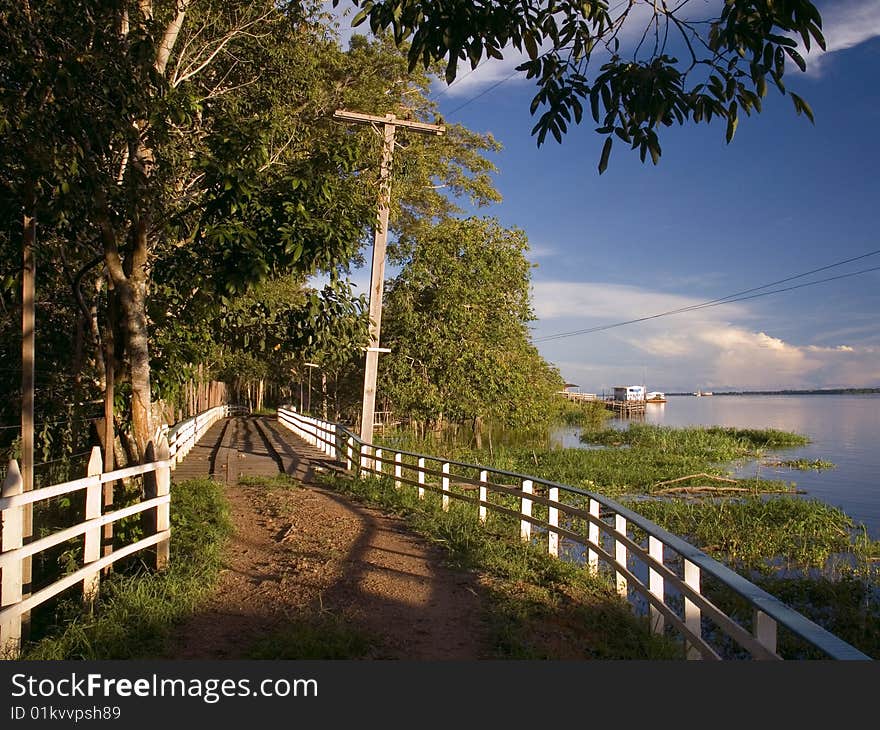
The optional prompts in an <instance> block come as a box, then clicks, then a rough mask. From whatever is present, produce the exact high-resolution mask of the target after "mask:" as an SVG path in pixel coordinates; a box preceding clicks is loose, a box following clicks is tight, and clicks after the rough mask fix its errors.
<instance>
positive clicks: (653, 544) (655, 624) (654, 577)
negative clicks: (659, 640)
mask: <svg viewBox="0 0 880 730" xmlns="http://www.w3.org/2000/svg"><path fill="white" fill-rule="evenodd" d="M648 555H650V556H651V557H652V558H654V560H656V561H657V562H658V563H660V564H661V565H662V564H663V543H662V542H661V541H660V540H658V539H657V538H656V537H654V536H653V535H649V536H648ZM648 590H650V591H651V595H653V596H656V597H657V598H658V599H659V600H660V603H663V602H664V601H665V599H666V588H665V581H664V580H663V576H662V575H661V574H660V573H659V572H657V571H656V570H655V569H654V568H650V570H649V577H648ZM665 626H666V619H665V618H664V617H663V614H662V613H660V609H658V608H655V607H654V606H651V630H652V631H653V632H654V633H655V634H662V633H663V629H664V628H665Z"/></svg>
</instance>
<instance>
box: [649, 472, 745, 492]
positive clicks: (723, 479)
mask: <svg viewBox="0 0 880 730" xmlns="http://www.w3.org/2000/svg"><path fill="white" fill-rule="evenodd" d="M697 477H705V478H706V479H714V480H715V481H718V482H729V483H730V484H739V479H729V478H728V477H719V476H715V475H714V474H706V472H700V473H699V474H688V475H687V476H686V477H678V478H677V479H669V480H667V481H665V482H657V483H656V484H655V485H654V486H653V487H651V489H655V488H656V487H662V486H663V485H664V484H675V483H676V482H683V481H685V480H686V479H696V478H697ZM747 491H748V490H747Z"/></svg>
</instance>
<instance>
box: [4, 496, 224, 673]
mask: <svg viewBox="0 0 880 730" xmlns="http://www.w3.org/2000/svg"><path fill="white" fill-rule="evenodd" d="M230 529H231V528H230V524H229V518H228V509H227V504H226V502H225V500H224V498H223V495H222V491H221V487H220V485H219V484H217V483H216V482H214V481H211V480H209V479H196V480H191V481H187V482H182V483H180V484H176V483H175V484H172V486H171V530H172V538H171V561H170V565H169V567H168V569H167V570H164V571H162V572H152V571H150V570H148V569H147V568H146V567H145V566H144V564H143V562H142V558H136V559H134V560H132V561H131V562H129V563H128V564H125V565H118V566H117V568H116V571H117V572H115V573H112V574H111V575H110V577H109V578H106V579H104V580H103V581H102V582H101V592H100V597H99V599H98V600H97V601H96V603H95V606H94V608H93V610H91V611H87V610H84V609H83V607H82V604H81V603H80V601H79V600H78V599H68V600H66V601H63V602H62V603H60V604H58V606H57V607H56V610H55V615H54V621H53V622H52V623H51V625H50V626H49V627H48V629H47V631H46V633H45V635H44V636H42V637H36V638H37V640H35V641H32V642H30V643H28V644H27V645H25V647H24V649H23V652H22V656H21V658H22V659H90V660H91V659H139V658H152V657H158V656H161V655H162V653H163V651H164V649H165V643H166V640H167V639H168V638H169V636H170V634H171V631H172V629H173V627H174V626H175V624H176V622H178V621H179V620H181V619H182V618H184V617H185V616H187V615H189V614H190V613H191V612H192V611H193V610H194V609H195V608H196V607H197V606H198V605H199V604H200V602H201V601H202V599H203V598H204V597H205V596H206V594H207V593H208V592H209V591H210V590H211V588H212V587H213V585H214V584H215V581H216V579H217V576H218V574H219V570H220V566H221V550H222V545H223V542H224V540H225V538H226V536H227V535H228V534H229V532H230Z"/></svg>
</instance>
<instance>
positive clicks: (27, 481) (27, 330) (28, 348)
mask: <svg viewBox="0 0 880 730" xmlns="http://www.w3.org/2000/svg"><path fill="white" fill-rule="evenodd" d="M22 223H23V226H24V239H23V244H24V245H23V258H22V268H21V479H22V491H24V492H29V491H31V490H32V489H33V488H34V352H35V346H34V345H35V340H36V329H35V325H36V321H35V320H36V318H35V316H34V306H35V303H34V289H35V281H36V275H37V263H36V258H35V256H34V245H35V244H36V241H37V219H36V218H35V217H34V216H32V215H29V214H27V213H26V214H25V215H24V218H23V220H22ZM33 515H34V512H33V505H32V504H28V505H25V506H24V509H23V510H22V522H23V525H22V533H21V535H22V539H23V540H24V544H25V545H27V544H28V543H29V542H30V541H31V539H32V537H33V534H34V516H33ZM21 569H22V586H23V593H22V595H23V596H24V597H25V598H27V597H28V596H29V595H30V592H31V558H30V556H28V557H26V558H24V559H23V560H22V562H21ZM22 632H23V634H22V635H23V636H25V637H27V636H28V634H29V633H30V612H29V611H28V612H27V613H26V614H24V615H23V616H22Z"/></svg>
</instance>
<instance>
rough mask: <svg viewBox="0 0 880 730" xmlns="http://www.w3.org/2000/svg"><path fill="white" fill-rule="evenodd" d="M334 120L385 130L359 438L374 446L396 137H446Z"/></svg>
mask: <svg viewBox="0 0 880 730" xmlns="http://www.w3.org/2000/svg"><path fill="white" fill-rule="evenodd" d="M333 118H334V119H343V120H345V121H348V122H355V123H358V124H370V125H382V127H383V129H384V134H383V144H382V162H381V167H380V170H379V210H378V215H377V220H376V229H375V232H374V236H373V260H372V270H371V273H370V346H369V347H368V348H367V356H366V364H365V367H364V397H363V403H362V407H361V433H360V437H361V439H363V440H364V441H366V442H367V443H372V442H373V419H374V413H375V410H376V374H377V372H378V369H379V351H380V350H379V335H380V328H381V325H382V289H383V287H384V284H385V246H386V243H387V240H388V212H389V208H390V205H391V164H392V161H393V159H394V133H395V130H396V128H397V127H404V128H406V129H410V130H412V131H414V132H420V133H423V134H437V135H440V134H443V133H444V132H445V131H446V130H445V127H443V125H438V124H425V123H423V122H411V121H408V120H405V119H398V118H397V117H396V116H395V115H394V114H386V115H385V116H384V117H379V116H374V115H371V114H361V113H359V112H349V111H345V110H343V109H338V110H337V111H336V113H335V114H334V115H333Z"/></svg>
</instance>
